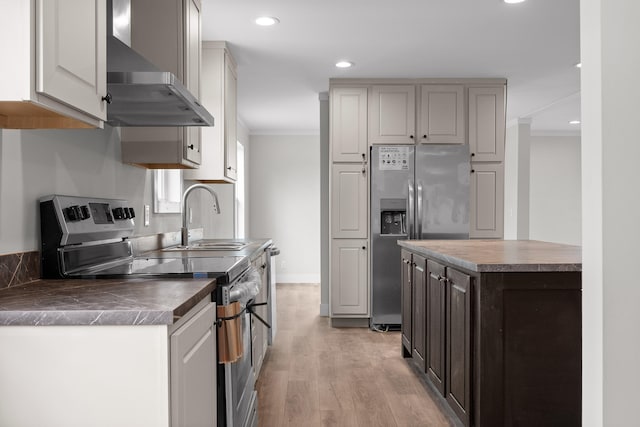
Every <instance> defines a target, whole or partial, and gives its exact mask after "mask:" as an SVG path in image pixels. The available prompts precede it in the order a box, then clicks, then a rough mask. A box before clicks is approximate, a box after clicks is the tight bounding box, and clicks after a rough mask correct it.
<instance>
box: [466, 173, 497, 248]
mask: <svg viewBox="0 0 640 427" xmlns="http://www.w3.org/2000/svg"><path fill="white" fill-rule="evenodd" d="M470 191H471V205H470V207H469V211H470V212H469V214H470V217H471V220H470V230H469V237H471V238H487V239H501V238H502V236H503V234H504V167H503V165H502V163H472V164H471V188H470Z"/></svg>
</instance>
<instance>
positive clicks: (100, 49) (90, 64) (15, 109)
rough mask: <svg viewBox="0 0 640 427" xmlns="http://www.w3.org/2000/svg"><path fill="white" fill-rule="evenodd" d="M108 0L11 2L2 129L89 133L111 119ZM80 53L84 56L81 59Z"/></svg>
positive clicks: (4, 25) (6, 15) (5, 5)
mask: <svg viewBox="0 0 640 427" xmlns="http://www.w3.org/2000/svg"><path fill="white" fill-rule="evenodd" d="M106 13H107V9H106V0H92V1H89V0H36V1H22V0H6V1H3V2H2V13H1V14H0V40H1V41H0V47H1V49H0V50H1V51H2V54H3V56H4V57H5V59H7V61H10V62H11V66H6V67H1V68H0V79H2V81H3V82H4V83H5V84H3V85H0V128H15V129H30V128H40V129H45V128H89V127H102V126H103V121H104V120H106V112H107V105H106V102H105V101H104V100H103V97H104V96H105V95H106V71H107V68H106V26H107V23H106V22H107V15H106ZM79 52H81V53H82V54H79Z"/></svg>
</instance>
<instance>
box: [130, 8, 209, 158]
mask: <svg viewBox="0 0 640 427" xmlns="http://www.w3.org/2000/svg"><path fill="white" fill-rule="evenodd" d="M200 13H201V2H200V0H164V1H157V0H135V1H132V2H131V47H132V48H133V49H134V50H135V51H137V52H138V53H140V54H141V55H142V56H144V57H145V58H146V59H147V60H149V61H150V62H151V63H152V64H154V65H155V66H157V67H158V68H161V69H162V70H163V71H169V72H172V73H173V74H175V75H176V77H178V79H179V80H181V81H182V83H184V85H185V87H186V88H187V89H188V90H189V92H191V93H192V94H193V95H195V96H196V97H197V98H198V99H201V96H200V42H201V28H200V22H201V21H200ZM200 135H201V128H200V127H123V128H122V129H121V140H122V161H123V162H124V163H131V164H135V165H138V166H143V167H147V168H150V169H185V168H197V167H198V165H199V164H200V161H201V152H202V150H201V147H200V140H201V138H200Z"/></svg>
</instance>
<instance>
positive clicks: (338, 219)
mask: <svg viewBox="0 0 640 427" xmlns="http://www.w3.org/2000/svg"><path fill="white" fill-rule="evenodd" d="M332 170H333V172H332V176H331V237H333V238H344V239H349V238H351V239H353V238H362V239H364V238H366V237H367V224H368V221H367V216H368V215H367V211H368V197H367V191H368V190H367V179H368V178H367V168H366V165H362V164H340V163H335V164H334V165H333V169H332Z"/></svg>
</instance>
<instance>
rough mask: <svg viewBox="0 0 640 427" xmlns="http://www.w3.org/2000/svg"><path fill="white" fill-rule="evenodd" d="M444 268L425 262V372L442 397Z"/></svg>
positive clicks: (443, 379) (444, 322) (432, 262)
mask: <svg viewBox="0 0 640 427" xmlns="http://www.w3.org/2000/svg"><path fill="white" fill-rule="evenodd" d="M445 282H446V272H445V267H444V266H443V265H442V264H439V263H437V262H435V261H431V260H429V261H427V304H428V306H427V355H426V361H425V364H426V372H427V376H428V377H429V379H430V380H431V383H432V384H433V385H434V386H435V388H436V389H437V390H438V391H439V392H440V393H441V394H442V395H443V396H444V383H445V335H446V333H445V332H446V331H445V325H446V321H445V312H446V311H445V309H446V307H445V297H446V286H445Z"/></svg>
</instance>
